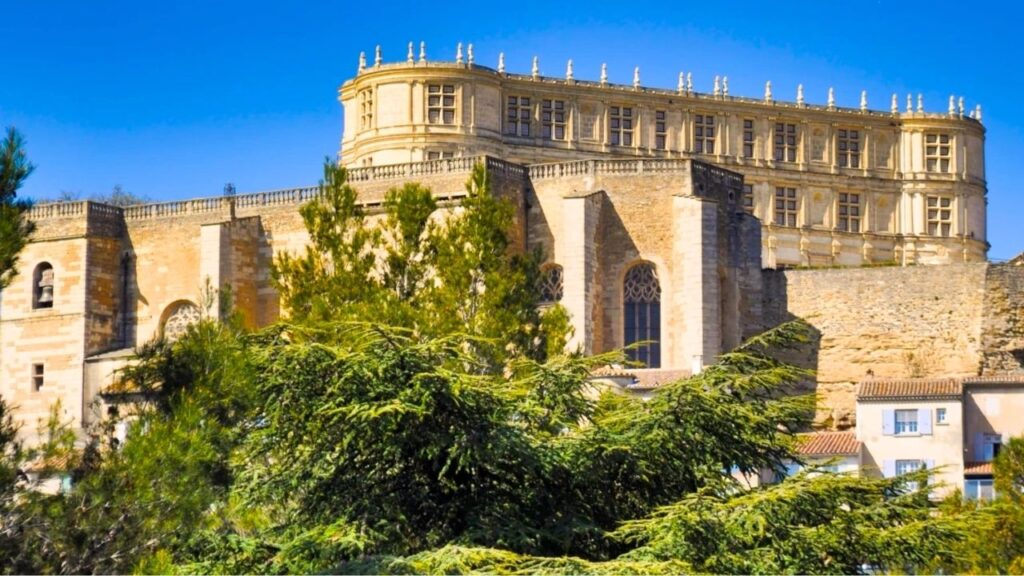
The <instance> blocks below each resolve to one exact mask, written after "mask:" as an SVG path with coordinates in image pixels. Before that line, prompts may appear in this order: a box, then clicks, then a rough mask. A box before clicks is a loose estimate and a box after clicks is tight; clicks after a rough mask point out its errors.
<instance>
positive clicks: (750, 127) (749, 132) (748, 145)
mask: <svg viewBox="0 0 1024 576" xmlns="http://www.w3.org/2000/svg"><path fill="white" fill-rule="evenodd" d="M741 126H742V127H743V145H742V154H743V157H744V158H753V157H754V148H755V146H754V145H755V143H756V142H757V136H756V135H755V133H754V119H753V118H744V119H743V123H742V124H741Z"/></svg>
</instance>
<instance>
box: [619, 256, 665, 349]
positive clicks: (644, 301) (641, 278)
mask: <svg viewBox="0 0 1024 576" xmlns="http://www.w3.org/2000/svg"><path fill="white" fill-rule="evenodd" d="M622 293H623V297H622V304H623V315H624V318H623V320H624V324H625V344H626V346H629V345H630V344H633V343H634V342H643V341H645V340H649V341H650V342H649V343H648V344H645V345H643V346H638V347H636V348H632V349H630V350H628V351H627V352H626V353H627V354H628V355H629V358H630V359H631V360H636V361H639V362H643V363H644V365H645V366H647V367H648V368H658V367H660V366H661V344H660V343H659V340H661V284H659V283H658V274H657V272H655V270H654V265H652V264H649V263H647V262H644V263H641V264H637V265H636V266H633V267H632V268H630V269H629V271H628V272H626V278H625V280H624V281H623V286H622Z"/></svg>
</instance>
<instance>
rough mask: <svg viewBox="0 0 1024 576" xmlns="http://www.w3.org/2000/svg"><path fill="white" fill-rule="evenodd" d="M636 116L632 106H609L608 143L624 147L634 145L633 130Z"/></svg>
mask: <svg viewBox="0 0 1024 576" xmlns="http://www.w3.org/2000/svg"><path fill="white" fill-rule="evenodd" d="M635 120H636V116H634V115H633V107H632V106H609V107H608V145H609V146H620V147H622V148H632V147H633V143H634V140H633V132H634V130H635V129H636V123H635Z"/></svg>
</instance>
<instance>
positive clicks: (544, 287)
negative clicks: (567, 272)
mask: <svg viewBox="0 0 1024 576" xmlns="http://www.w3.org/2000/svg"><path fill="white" fill-rule="evenodd" d="M539 284H540V286H539V291H540V301H541V304H554V303H555V302H558V301H560V300H561V299H562V267H561V266H559V265H557V264H551V265H550V266H545V267H544V268H543V269H542V270H541V271H540V279H539Z"/></svg>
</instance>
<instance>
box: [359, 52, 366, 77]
mask: <svg viewBox="0 0 1024 576" xmlns="http://www.w3.org/2000/svg"><path fill="white" fill-rule="evenodd" d="M364 70H366V52H360V53H359V72H360V74H361V73H362V72H363V71H364Z"/></svg>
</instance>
